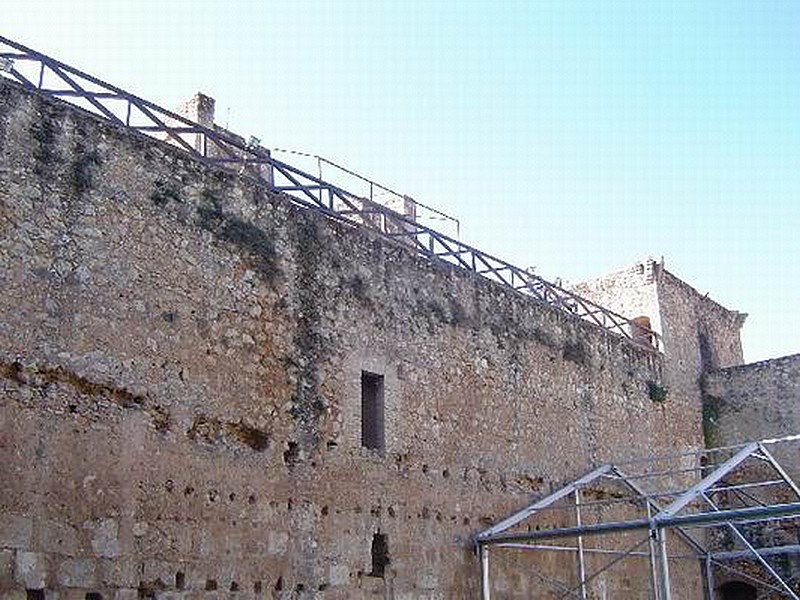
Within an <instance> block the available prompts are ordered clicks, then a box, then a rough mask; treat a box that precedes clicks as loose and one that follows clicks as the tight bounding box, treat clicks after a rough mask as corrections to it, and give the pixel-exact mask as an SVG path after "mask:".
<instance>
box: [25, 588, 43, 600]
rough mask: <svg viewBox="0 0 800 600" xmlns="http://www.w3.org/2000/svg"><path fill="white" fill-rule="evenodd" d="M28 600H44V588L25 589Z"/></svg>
mask: <svg viewBox="0 0 800 600" xmlns="http://www.w3.org/2000/svg"><path fill="white" fill-rule="evenodd" d="M25 597H26V600H44V590H25Z"/></svg>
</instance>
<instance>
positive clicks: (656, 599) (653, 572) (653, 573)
mask: <svg viewBox="0 0 800 600" xmlns="http://www.w3.org/2000/svg"><path fill="white" fill-rule="evenodd" d="M646 506H647V519H648V520H650V519H652V517H653V509H652V507H651V506H650V503H649V502H647V503H646ZM647 537H648V542H647V545H648V548H649V549H650V588H651V591H652V592H653V600H660V598H661V594H660V593H659V591H658V571H657V569H658V566H657V564H656V532H655V529H651V530H650V532H649V533H648V535H647Z"/></svg>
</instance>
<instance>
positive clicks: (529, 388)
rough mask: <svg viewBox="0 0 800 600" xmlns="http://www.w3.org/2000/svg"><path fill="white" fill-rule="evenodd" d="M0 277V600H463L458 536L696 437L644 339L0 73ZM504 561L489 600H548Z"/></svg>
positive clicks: (615, 582)
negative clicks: (582, 479)
mask: <svg viewBox="0 0 800 600" xmlns="http://www.w3.org/2000/svg"><path fill="white" fill-rule="evenodd" d="M0 284H1V285H0V351H1V352H2V354H1V355H0V483H1V485H0V590H2V591H1V592H0V593H2V594H4V597H6V598H9V599H10V598H17V597H24V594H25V590H26V589H34V590H38V589H42V590H45V592H46V594H47V596H45V597H47V598H63V599H73V598H74V599H78V598H80V599H81V600H83V599H84V598H89V599H90V600H97V597H96V596H93V595H91V594H100V595H101V597H102V598H103V599H105V600H109V599H112V598H113V599H115V600H133V599H134V598H159V599H164V600H167V599H169V600H179V599H180V600H183V599H184V598H185V599H195V598H196V599H198V600H199V599H202V600H218V599H220V598H228V597H230V598H244V599H250V598H331V599H345V598H347V599H360V598H395V599H398V600H411V599H423V598H424V599H455V598H474V597H476V596H477V590H478V572H479V571H478V563H477V560H476V558H475V556H474V552H473V547H472V544H471V539H472V536H473V535H474V534H475V533H476V532H477V531H480V530H481V529H483V528H485V527H487V526H488V525H490V524H492V523H494V522H496V521H497V520H498V519H499V518H501V517H503V516H505V515H507V514H509V513H510V512H512V511H514V510H517V509H519V508H521V507H523V506H525V505H526V504H527V503H528V502H529V501H530V500H531V499H532V498H535V497H540V496H542V495H543V494H545V493H547V492H548V491H550V490H551V489H553V488H554V487H555V486H558V485H560V484H562V483H563V482H566V481H569V480H571V479H573V478H575V477H577V476H579V475H581V474H582V473H584V472H585V471H587V470H588V469H589V468H590V467H591V466H592V465H594V464H597V463H601V462H603V461H605V460H609V459H612V458H614V459H618V458H625V457H626V456H631V455H641V454H643V453H650V452H653V453H657V452H665V451H668V450H671V449H674V448H675V447H681V448H687V449H689V448H698V447H700V446H701V445H702V434H701V431H700V427H699V423H700V422H701V407H700V403H699V402H697V401H696V398H693V397H692V396H691V389H692V388H691V386H692V385H695V384H696V377H697V373H694V372H692V373H691V375H687V377H689V378H690V380H691V381H689V382H688V383H687V382H679V381H676V380H675V378H677V377H679V376H681V373H682V371H674V372H671V374H670V377H673V380H672V381H673V383H671V384H670V385H671V386H672V387H673V388H674V389H673V390H671V391H670V394H669V396H668V398H667V400H666V401H660V402H656V401H654V400H652V399H651V398H650V396H649V393H648V390H649V384H652V383H653V382H661V381H662V379H663V377H664V376H665V373H664V369H665V367H664V364H663V357H662V356H661V355H659V354H657V353H655V352H653V351H650V350H647V349H645V348H640V347H637V346H635V345H633V344H631V343H629V342H626V341H624V340H622V339H619V338H617V337H615V336H612V335H609V334H608V333H607V332H605V331H602V330H600V329H598V328H596V327H593V326H592V325H590V324H588V323H585V322H582V321H580V320H578V319H576V318H573V317H572V316H571V315H568V314H564V313H560V312H556V311H554V310H552V309H551V308H549V307H547V306H543V305H540V304H537V303H535V302H533V301H532V300H530V299H528V298H525V297H523V296H522V295H520V294H517V293H515V292H513V291H512V290H509V289H506V288H503V287H500V286H498V285H496V284H493V283H491V282H488V281H485V280H483V279H480V278H478V277H475V276H472V275H470V274H468V273H465V272H462V271H459V270H458V269H456V268H454V267H452V266H447V265H441V264H438V263H436V264H434V263H431V262H429V261H427V260H425V259H423V258H421V257H419V256H417V255H415V254H414V253H413V252H412V251H411V250H410V249H409V248H407V247H404V246H402V245H396V244H393V243H391V242H388V241H385V240H383V239H380V238H378V237H376V236H375V235H374V234H372V233H370V232H369V231H367V230H365V229H362V228H358V227H354V226H352V225H348V224H346V223H341V222H337V221H334V220H331V219H328V218H326V217H324V216H322V215H320V214H318V213H314V212H310V211H307V210H303V209H300V208H297V207H296V206H293V205H292V204H291V203H290V202H288V201H287V199H286V198H284V197H281V196H277V195H273V194H270V193H268V192H267V191H266V190H264V189H262V188H260V187H258V186H257V185H256V184H255V183H253V182H251V181H249V180H247V179H245V178H238V177H235V176H233V175H230V174H228V173H226V172H222V171H218V170H214V169H211V168H208V167H206V166H203V165H202V164H200V163H198V162H195V161H193V160H191V159H190V158H189V157H188V156H185V155H184V154H183V153H181V152H180V151H179V150H177V149H176V148H173V147H171V146H169V145H167V144H165V143H161V142H157V141H154V140H151V139H149V138H146V137H143V136H139V135H133V134H130V133H128V132H124V131H121V130H119V129H117V128H115V127H114V126H113V125H111V124H109V123H106V122H103V121H101V120H99V119H97V118H95V117H92V116H91V115H88V114H86V113H83V112H82V111H80V110H78V109H75V108H71V107H66V106H64V105H61V104H58V103H54V102H52V101H50V100H46V99H43V98H42V97H40V96H38V95H36V94H33V93H29V92H27V91H24V90H23V89H22V88H20V87H18V86H16V85H15V84H10V83H8V82H5V81H2V80H0ZM363 371H367V372H370V373H375V374H380V375H383V377H384V389H385V398H384V401H385V430H386V448H385V453H384V454H383V455H378V454H377V453H374V452H371V451H369V450H366V449H364V448H362V447H361V440H360V419H361V413H360V408H361V399H360V393H361V388H360V385H361V374H362V372H363ZM693 382H694V383H693ZM376 534H381V535H384V536H386V538H385V539H386V542H387V547H388V552H387V554H388V565H387V566H386V569H385V573H384V574H383V576H382V577H381V576H375V575H374V573H373V568H374V566H373V561H372V557H371V545H372V543H373V538H374V536H375V535H376ZM511 556H512V558H509V559H508V561H507V562H505V563H504V562H503V561H501V560H498V561H497V562H496V571H495V578H494V581H495V583H494V586H495V588H494V591H495V593H496V597H497V598H509V599H510V598H550V597H556V595H553V596H550V595H548V593H549V592H547V591H546V588H544V587H543V586H542V585H541V582H540V581H539V580H538V579H536V578H535V577H533V576H530V575H528V574H527V571H526V570H525V569H524V568H520V566H524V564H523V563H522V561H523V560H526V561H529V563H528V564H530V565H534V566H536V565H537V564H538V563H537V561H540V562H541V564H539V566H548V567H555V568H556V569H558V568H561V569H562V570H563V572H564V573H574V569H575V566H574V558H573V557H568V558H558V559H556V560H558V561H561V562H558V563H557V564H552V561H553V559H552V557H550V558H547V559H543V558H541V557H538V556H530V557H527V558H525V559H522V558H513V557H514V556H516V555H513V554H512V555H511ZM545 562H546V564H545ZM493 568H494V567H493ZM648 577H649V571H648V569H647V568H646V566H643V565H641V564H640V565H638V566H637V565H636V564H634V565H633V566H632V567H626V568H625V569H620V570H613V571H610V572H608V573H606V574H604V575H602V576H601V577H598V578H597V579H595V580H593V581H592V583H591V590H590V591H591V594H592V596H591V597H592V598H640V597H645V594H646V590H647V586H648V585H649V581H648ZM676 577H677V578H678V579H681V578H683V579H684V580H685V582H684V584H683V585H680V586H676V589H675V590H674V593H673V598H676V599H678V600H681V599H686V600H689V599H694V598H697V597H699V595H698V594H699V593H700V592H698V587H697V581H698V579H697V574H696V572H695V571H694V569H693V567H692V566H687V567H686V569H685V572H684V573H679V574H676ZM86 594H90V595H89V596H86ZM20 595H21V596H20Z"/></svg>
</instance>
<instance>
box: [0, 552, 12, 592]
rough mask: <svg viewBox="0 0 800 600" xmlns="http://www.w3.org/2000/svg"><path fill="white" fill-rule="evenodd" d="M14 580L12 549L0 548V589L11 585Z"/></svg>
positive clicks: (5, 588)
mask: <svg viewBox="0 0 800 600" xmlns="http://www.w3.org/2000/svg"><path fill="white" fill-rule="evenodd" d="M13 582H14V551H13V550H0V590H7V589H10V588H12V587H13V585H12V584H13Z"/></svg>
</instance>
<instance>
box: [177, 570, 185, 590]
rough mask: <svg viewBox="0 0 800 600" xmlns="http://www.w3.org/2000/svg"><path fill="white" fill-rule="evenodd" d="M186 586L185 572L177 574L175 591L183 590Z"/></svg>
mask: <svg viewBox="0 0 800 600" xmlns="http://www.w3.org/2000/svg"><path fill="white" fill-rule="evenodd" d="M185 586H186V575H184V573H183V571H178V572H177V573H175V589H178V590H182V589H183V588H184V587H185Z"/></svg>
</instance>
